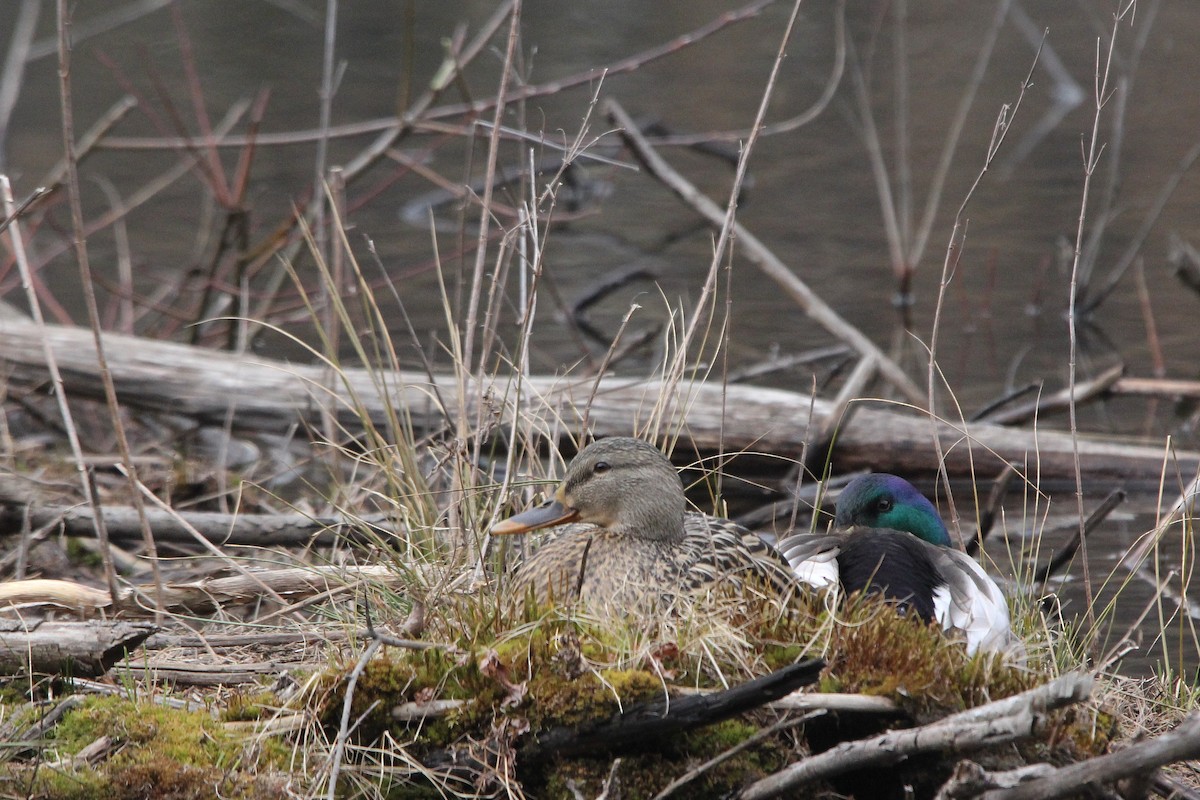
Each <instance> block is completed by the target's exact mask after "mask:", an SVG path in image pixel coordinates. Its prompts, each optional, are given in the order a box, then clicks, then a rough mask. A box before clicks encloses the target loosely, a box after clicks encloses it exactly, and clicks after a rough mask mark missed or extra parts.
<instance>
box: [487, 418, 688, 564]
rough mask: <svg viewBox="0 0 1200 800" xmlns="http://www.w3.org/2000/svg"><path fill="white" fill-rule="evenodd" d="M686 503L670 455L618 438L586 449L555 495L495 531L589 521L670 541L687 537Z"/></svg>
mask: <svg viewBox="0 0 1200 800" xmlns="http://www.w3.org/2000/svg"><path fill="white" fill-rule="evenodd" d="M685 505H686V500H685V498H684V495H683V482H682V481H681V480H680V479H679V473H678V472H676V471H675V467H674V466H672V464H671V462H670V461H668V460H667V457H666V456H664V455H663V454H662V453H660V452H659V451H658V448H656V447H654V446H653V445H650V444H647V443H646V442H643V441H641V440H639V439H632V438H628V437H623V436H618V437H612V438H609V439H601V440H600V441H598V442H595V443H593V444H590V445H588V446H587V447H585V448H584V449H583V450H581V451H580V453H579V455H577V456H575V458H574V459H573V460H572V461H571V463H570V464H569V465H568V466H567V474H566V477H564V478H563V482H562V483H561V484H559V486H558V490H557V491H555V493H554V496H553V497H551V498H550V499H549V500H547V501H546V502H545V503H543V504H542V505H540V506H538V507H537V508H532V509H530V510H529V511H525V512H522V513H520V514H517V515H516V516H515V517H509V518H508V519H506V520H504V521H503V522H501V523H499V524H498V525H496V526H495V527H493V528H492V533H494V534H500V535H503V534H510V533H525V532H527V531H532V530H537V529H538V528H546V527H549V526H551V525H560V524H562V523H566V522H588V523H591V524H593V525H597V526H599V527H601V528H608V529H609V530H612V531H615V532H617V533H621V534H625V535H629V536H634V537H637V538H641V539H650V540H657V541H670V540H675V539H680V538H682V537H683V512H684V508H685Z"/></svg>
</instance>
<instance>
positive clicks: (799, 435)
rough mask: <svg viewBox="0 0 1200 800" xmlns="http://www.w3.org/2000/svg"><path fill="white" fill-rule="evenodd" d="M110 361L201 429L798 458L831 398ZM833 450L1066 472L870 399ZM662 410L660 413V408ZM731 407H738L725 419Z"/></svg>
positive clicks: (74, 378)
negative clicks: (607, 439)
mask: <svg viewBox="0 0 1200 800" xmlns="http://www.w3.org/2000/svg"><path fill="white" fill-rule="evenodd" d="M43 341H45V343H46V345H47V346H48V347H49V348H50V349H51V350H52V351H53V353H54V355H55V358H56V359H57V361H58V364H59V367H60V369H61V370H62V373H63V380H64V383H65V385H66V389H67V391H68V392H69V393H71V394H73V395H76V396H86V397H94V398H101V397H103V387H102V384H101V380H100V371H99V368H98V366H97V361H96V351H95V346H94V343H93V340H92V334H91V332H90V331H88V330H86V329H83V328H70V327H62V326H54V325H47V326H45V327H44V328H39V327H38V326H36V325H34V324H33V323H30V322H22V321H13V320H7V319H3V320H0V365H2V367H3V372H4V373H5V374H7V375H8V376H9V378H8V379H9V381H10V383H12V384H14V385H24V386H33V385H41V384H43V383H44V382H45V381H46V380H47V375H48V373H47V369H46V364H45V350H44V347H43ZM104 342H105V352H106V355H107V359H108V367H109V369H110V371H111V374H112V378H113V381H114V383H115V385H116V390H117V395H118V397H119V398H120V400H121V402H122V403H123V404H124V405H126V406H127V407H129V408H135V409H141V410H146V411H156V412H165V413H170V414H183V415H187V416H190V417H192V418H194V419H196V420H198V421H200V422H201V423H208V424H214V425H216V424H224V423H225V421H226V420H227V419H232V420H233V423H234V425H235V426H236V427H238V428H239V429H250V430H256V429H257V430H270V431H275V432H279V431H284V430H286V429H289V428H290V427H292V426H294V425H295V424H296V423H297V422H304V423H310V424H314V427H315V428H316V429H320V425H319V424H316V423H318V422H319V418H320V416H321V413H322V412H325V413H329V414H331V415H333V416H334V417H335V418H336V419H337V420H338V422H339V423H340V424H342V425H344V426H346V429H347V430H351V431H353V430H357V429H361V425H362V420H361V419H360V416H359V415H360V413H361V414H366V415H368V416H369V417H370V419H371V420H372V422H373V423H374V424H376V425H379V426H383V427H384V429H385V430H386V426H387V424H388V421H389V419H391V418H392V417H391V415H390V414H389V413H388V410H389V408H391V409H395V408H403V409H404V410H405V411H406V412H407V413H408V414H409V415H410V417H411V419H412V422H413V425H414V426H415V427H417V428H418V429H420V430H426V431H427V430H436V429H440V428H442V427H444V425H445V423H446V421H447V420H448V419H454V418H456V417H457V414H458V409H459V403H460V402H462V403H465V404H466V407H467V408H466V410H467V415H468V417H472V418H473V417H474V416H475V414H476V412H478V411H479V410H480V408H481V406H482V409H483V416H484V418H486V419H488V420H489V421H501V422H502V421H506V420H509V419H511V418H512V415H513V414H520V415H521V416H522V417H523V418H524V419H525V420H527V421H528V422H529V423H530V424H531V425H532V426H533V427H535V428H540V429H543V430H547V431H549V430H555V431H560V432H561V431H570V430H576V429H578V427H579V426H580V425H581V424H582V420H583V419H584V415H585V413H586V415H587V419H588V423H589V427H590V429H591V431H592V432H593V433H595V434H596V435H614V434H628V433H630V431H631V430H633V429H635V428H637V429H642V428H645V427H646V426H647V425H648V424H649V423H651V422H652V421H654V420H655V419H662V420H666V421H669V422H673V423H676V424H678V425H679V427H680V429H681V430H682V431H683V434H684V438H685V440H690V441H691V442H692V443H694V445H695V446H696V447H697V448H698V449H700V450H702V451H716V450H718V449H723V450H724V451H725V452H727V453H728V452H737V451H741V450H744V451H752V452H769V453H774V454H777V455H782V456H788V457H793V458H795V457H799V455H800V454H801V452H802V450H803V448H804V444H805V441H804V437H805V434H806V432H807V431H809V430H820V429H822V428H824V427H826V426H827V425H828V423H829V420H830V418H831V417H832V416H833V414H834V411H833V406H832V404H830V403H828V402H826V401H823V400H820V399H813V398H810V397H809V396H807V395H804V394H799V393H795V392H789V391H784V390H780V389H767V388H761V387H752V386H739V385H725V386H723V385H720V384H719V383H716V382H713V383H707V384H705V383H686V382H684V383H682V384H680V385H679V386H678V387H677V388H676V389H675V390H672V391H671V392H670V393H669V396H668V397H667V398H666V400H665V401H663V400H661V399H660V395H661V394H662V393H664V392H666V391H667V390H666V389H665V387H664V385H663V383H662V382H660V381H657V380H652V379H640V378H618V377H605V378H602V379H600V380H599V381H597V380H596V379H595V378H583V379H573V378H568V377H553V376H551V377H528V378H523V379H521V380H520V382H518V379H517V376H515V375H510V374H504V375H500V376H488V377H486V378H484V379H483V380H480V381H470V382H468V386H467V389H466V395H465V397H463V398H460V397H459V396H458V391H459V389H458V381H457V378H455V377H453V376H450V375H442V376H433V377H432V379H431V378H430V377H429V376H427V375H425V374H423V373H419V372H415V371H413V372H410V371H402V372H392V371H388V370H382V369H379V370H367V369H361V368H342V369H339V370H337V371H334V370H332V369H330V368H329V367H327V366H322V365H316V366H309V365H297V364H288V363H285V362H282V361H274V360H271V359H266V358H260V357H258V356H253V355H238V354H233V353H225V352H219V351H216V350H206V349H202V348H198V347H190V346H187V345H180V344H174V343H171V342H161V341H154V340H149V339H144V338H139V337H134V336H124V335H119V334H105V336H104ZM855 405H856V406H857V411H856V413H855V414H854V415H853V417H852V419H851V420H850V422H849V424H847V425H844V426H842V428H841V430H840V431H839V433H838V437H837V440H836V443H835V445H834V449H833V460H834V462H835V463H834V466H835V468H836V470H837V471H839V472H843V471H848V470H852V469H860V468H870V469H882V470H888V471H891V472H899V473H923V472H924V473H928V472H930V471H932V470H934V469H936V468H937V464H936V450H935V448H934V446H933V443H934V440H933V436H934V433H935V431H936V435H937V436H938V437H939V438H940V439H941V443H942V449H943V450H944V451H945V466H946V469H947V470H948V471H949V472H950V474H951V475H954V476H970V475H974V474H984V475H988V474H996V473H998V472H999V471H1000V469H1001V468H1002V467H1003V466H1004V465H1006V464H1013V465H1015V466H1016V467H1017V468H1018V469H1019V470H1022V471H1024V470H1025V469H1026V467H1027V466H1028V467H1032V465H1033V464H1034V463H1035V462H1036V463H1037V466H1038V472H1039V474H1040V477H1041V478H1042V479H1044V480H1045V479H1050V480H1053V479H1067V478H1072V477H1073V476H1074V470H1075V467H1074V455H1073V449H1074V443H1073V442H1072V439H1071V437H1070V436H1069V435H1068V434H1066V433H1063V432H1058V431H1050V430H1040V431H1031V430H1024V429H1012V428H1006V427H1003V426H999V425H991V424H986V423H962V422H958V423H951V422H938V423H936V424H933V423H931V422H930V421H929V420H928V419H927V418H925V417H921V416H919V415H915V414H908V413H901V412H899V411H896V410H892V409H889V408H881V407H880V404H879V403H878V402H876V401H863V402H860V403H856V404H855ZM664 408H665V411H664ZM726 409H736V410H737V411H736V413H731V412H728V411H726ZM810 409H811V410H812V418H811V419H810V415H809V411H810ZM1078 447H1079V462H1080V466H1081V469H1082V471H1083V474H1084V476H1085V477H1086V478H1087V479H1089V480H1090V481H1092V482H1101V481H1109V482H1113V483H1117V482H1123V483H1125V484H1126V485H1127V486H1129V487H1130V488H1131V489H1133V488H1136V485H1137V484H1138V483H1139V482H1140V483H1141V484H1143V485H1151V484H1156V483H1157V481H1158V476H1159V475H1160V474H1161V472H1162V467H1163V463H1164V461H1167V460H1168V455H1167V452H1166V449H1165V448H1164V447H1160V446H1148V445H1147V444H1146V443H1145V442H1144V441H1135V440H1131V439H1126V438H1119V437H1113V436H1109V437H1104V438H1099V437H1094V436H1088V435H1081V436H1080V437H1079V441H1078ZM1169 460H1170V461H1171V462H1172V467H1171V469H1172V471H1173V472H1174V471H1175V470H1179V471H1180V472H1182V473H1184V474H1192V473H1194V472H1195V471H1196V470H1197V469H1200V453H1196V452H1192V451H1173V452H1171V453H1170V456H1169Z"/></svg>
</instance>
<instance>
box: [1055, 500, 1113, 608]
mask: <svg viewBox="0 0 1200 800" xmlns="http://www.w3.org/2000/svg"><path fill="white" fill-rule="evenodd" d="M1123 502H1125V490H1124V489H1117V490H1116V491H1113V492H1110V493H1109V495H1108V497H1106V498H1104V502H1103V503H1101V504H1100V505H1099V506H1097V508H1096V510H1095V511H1093V512H1092V513H1091V514H1089V515H1088V518H1087V520H1086V521H1085V522H1084V523H1083V525H1082V527H1080V528H1077V529H1076V530H1075V534H1074V535H1073V536H1072V537H1071V539H1070V541H1068V542H1067V543H1066V544H1064V545H1063V546H1062V547H1061V548H1060V549H1059V551H1058V552H1057V553H1055V554H1054V556H1053V557H1052V558H1051V559H1050V563H1049V564H1047V565H1046V566H1044V567H1042V569H1040V570H1038V572H1037V574H1036V575H1034V576H1033V582H1034V583H1036V584H1039V585H1041V586H1042V589H1043V591H1044V590H1045V584H1046V581H1048V580H1050V578H1051V577H1052V576H1053V575H1054V574H1055V573H1056V572H1058V571H1059V570H1060V569H1062V568H1063V565H1065V564H1066V563H1067V562H1068V561H1070V560H1071V559H1072V558H1074V557H1075V551H1077V550H1078V549H1079V545H1080V543H1081V542H1082V541H1083V537H1084V536H1087V535H1088V534H1090V533H1091V532H1092V531H1094V530H1096V528H1097V527H1099V526H1100V523H1101V522H1103V521H1104V520H1105V519H1107V518H1108V515H1109V514H1111V513H1112V512H1113V509H1114V508H1116V507H1117V506H1119V505H1121V503H1123Z"/></svg>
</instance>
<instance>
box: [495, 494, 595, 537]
mask: <svg viewBox="0 0 1200 800" xmlns="http://www.w3.org/2000/svg"><path fill="white" fill-rule="evenodd" d="M577 519H579V512H578V511H576V510H575V509H573V508H567V507H566V506H564V505H563V504H562V503H560V502H558V501H557V500H555V499H553V498H551V499H550V500H547V501H546V502H544V503H542V504H541V505H540V506H538V507H537V508H531V509H529V510H528V511H522V512H521V513H520V514H517V515H516V516H515V517H509V518H508V519H506V520H504V521H503V522H498V523H496V525H494V526H493V527H492V533H493V534H494V535H496V536H506V535H508V534H511V533H527V532H528V531H536V530H537V529H538V528H547V527H549V526H551V525H559V524H561V523H564V522H574V521H575V520H577Z"/></svg>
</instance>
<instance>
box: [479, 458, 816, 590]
mask: <svg viewBox="0 0 1200 800" xmlns="http://www.w3.org/2000/svg"><path fill="white" fill-rule="evenodd" d="M685 507H686V500H685V498H684V494H683V481H681V480H680V478H679V473H678V472H676V471H675V467H673V466H672V465H671V462H670V461H668V460H667V458H666V456H664V455H663V454H662V453H660V452H659V451H658V449H657V448H655V447H654V446H652V445H650V444H647V443H646V442H643V441H640V440H638V439H631V438H627V437H612V438H609V439H601V440H600V441H598V442H595V443H594V444H591V445H589V446H587V447H585V448H584V449H583V450H582V451H581V452H580V453H579V455H577V456H575V458H574V460H572V461H571V463H570V464H569V465H568V466H567V474H566V477H565V478H564V479H563V482H562V483H561V484H560V485H559V487H558V490H557V491H556V492H555V493H554V496H553V497H552V498H550V499H549V500H547V501H546V502H545V503H543V504H542V505H540V506H538V507H537V508H533V509H530V510H529V511H525V512H523V513H520V514H517V515H516V516H514V517H510V518H509V519H506V520H504V521H503V522H501V523H499V524H498V525H496V526H495V527H494V528H492V533H493V534H513V533H526V532H527V531H532V530H536V529H538V528H546V527H549V526H551V525H562V524H564V523H569V522H573V523H578V524H574V525H570V526H567V527H566V528H564V529H563V530H562V531H561V532H560V533H559V534H558V535H557V536H555V537H554V538H552V539H551V540H550V541H547V542H545V543H543V544H542V545H541V546H540V547H539V548H538V549H537V550H535V551H534V553H533V554H532V555H531V556H530V557H529V558H528V559H527V560H526V561H525V562H524V563H522V564H521V566H520V567H519V568H518V569H517V571H516V574H515V584H516V586H517V588H518V589H520V590H522V591H529V590H532V591H533V593H534V596H535V597H536V598H537V599H538V600H539V601H541V602H545V601H548V600H559V601H562V600H564V599H565V600H570V599H574V598H576V597H578V598H579V599H580V600H582V601H583V602H584V603H585V604H587V605H589V606H592V607H616V606H621V607H626V608H628V607H633V606H638V607H646V606H651V605H655V604H656V603H660V602H662V601H664V600H665V601H667V602H669V601H670V599H671V598H672V597H673V596H679V595H688V594H693V593H698V592H700V591H701V590H703V589H704V588H705V587H709V586H716V585H717V584H719V583H722V582H725V581H726V580H728V579H731V578H732V579H735V580H736V579H739V578H743V577H746V576H748V575H749V576H756V577H758V578H760V579H762V580H765V581H766V582H767V583H768V584H770V585H771V586H772V588H774V589H777V590H786V589H787V588H791V587H794V586H795V579H794V578H793V577H792V576H791V573H790V571H789V568H788V564H787V562H786V561H784V560H783V558H782V557H781V556H780V555H779V553H777V552H776V551H775V550H774V549H772V548H771V547H770V546H769V545H767V544H766V543H765V542H763V541H762V540H761V539H760V538H759V537H758V536H757V535H756V534H754V533H753V532H751V531H749V530H746V529H745V528H742V527H741V526H739V525H737V524H736V523H734V522H731V521H729V520H727V519H720V518H717V517H710V516H706V515H705V514H699V513H695V512H689V511H686V510H685Z"/></svg>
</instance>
